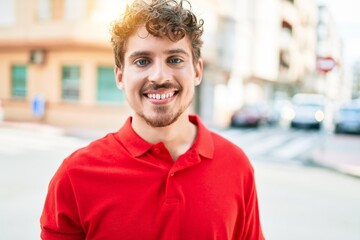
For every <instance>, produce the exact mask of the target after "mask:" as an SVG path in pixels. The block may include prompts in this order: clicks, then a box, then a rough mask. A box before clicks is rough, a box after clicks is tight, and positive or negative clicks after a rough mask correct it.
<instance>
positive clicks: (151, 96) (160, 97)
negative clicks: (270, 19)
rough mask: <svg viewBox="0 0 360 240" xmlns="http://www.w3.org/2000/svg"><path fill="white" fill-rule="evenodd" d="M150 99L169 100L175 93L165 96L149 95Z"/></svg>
mask: <svg viewBox="0 0 360 240" xmlns="http://www.w3.org/2000/svg"><path fill="white" fill-rule="evenodd" d="M147 96H148V98H151V99H157V100H160V99H167V98H171V97H172V96H174V92H171V93H166V94H165V93H163V94H159V93H157V94H148V95H147Z"/></svg>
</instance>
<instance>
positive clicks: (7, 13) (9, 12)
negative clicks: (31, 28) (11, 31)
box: [0, 0, 16, 27]
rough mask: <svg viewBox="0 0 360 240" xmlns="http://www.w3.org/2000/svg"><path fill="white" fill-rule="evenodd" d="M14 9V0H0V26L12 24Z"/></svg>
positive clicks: (14, 20) (14, 19) (14, 18)
mask: <svg viewBox="0 0 360 240" xmlns="http://www.w3.org/2000/svg"><path fill="white" fill-rule="evenodd" d="M15 16H16V11H15V1H14V0H1V1H0V27H7V26H11V25H14V24H15V22H16V17H15Z"/></svg>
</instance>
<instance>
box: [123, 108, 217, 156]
mask: <svg viewBox="0 0 360 240" xmlns="http://www.w3.org/2000/svg"><path fill="white" fill-rule="evenodd" d="M131 121H132V117H129V118H128V119H127V121H126V122H125V124H124V125H123V127H122V128H120V130H119V132H118V136H119V139H120V141H121V143H122V144H123V145H124V146H125V148H126V149H127V150H128V151H129V152H130V153H131V155H133V156H134V157H139V156H141V155H143V154H144V153H146V152H147V151H148V150H149V149H150V148H151V147H152V146H153V144H151V143H148V142H146V141H145V140H144V139H142V138H141V137H140V136H139V135H137V133H136V132H135V131H134V130H133V128H132V127H131ZM189 121H190V122H192V123H193V124H195V125H196V126H197V130H198V131H197V137H196V140H195V142H194V144H193V146H192V147H194V148H195V149H197V151H198V153H199V154H200V155H201V156H203V157H205V158H209V159H211V158H212V157H213V154H214V143H213V138H212V136H211V132H210V131H209V130H208V129H207V128H206V127H205V126H204V124H203V123H202V122H201V120H200V118H199V117H198V116H197V115H189Z"/></svg>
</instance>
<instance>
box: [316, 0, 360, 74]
mask: <svg viewBox="0 0 360 240" xmlns="http://www.w3.org/2000/svg"><path fill="white" fill-rule="evenodd" d="M317 2H318V3H322V4H324V5H326V6H327V7H328V8H329V10H330V12H331V14H332V16H333V19H334V22H335V24H336V26H337V30H338V33H339V34H340V36H341V39H342V41H343V43H344V60H345V64H346V65H347V67H350V68H351V66H352V65H353V63H354V62H355V61H360V1H359V0H317Z"/></svg>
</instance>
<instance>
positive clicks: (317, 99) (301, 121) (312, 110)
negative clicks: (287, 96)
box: [290, 93, 325, 129]
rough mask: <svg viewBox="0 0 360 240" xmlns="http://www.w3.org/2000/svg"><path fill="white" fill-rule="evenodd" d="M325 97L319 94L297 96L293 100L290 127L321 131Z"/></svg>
mask: <svg viewBox="0 0 360 240" xmlns="http://www.w3.org/2000/svg"><path fill="white" fill-rule="evenodd" d="M324 103H325V100H324V97H323V96H322V95H319V94H305V93H300V94H296V95H295V96H294V97H293V100H292V104H293V107H292V114H291V118H290V126H291V127H292V128H313V129H320V128H321V126H322V122H323V120H324V117H325V114H324Z"/></svg>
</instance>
